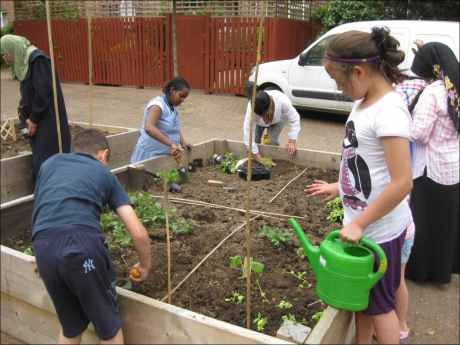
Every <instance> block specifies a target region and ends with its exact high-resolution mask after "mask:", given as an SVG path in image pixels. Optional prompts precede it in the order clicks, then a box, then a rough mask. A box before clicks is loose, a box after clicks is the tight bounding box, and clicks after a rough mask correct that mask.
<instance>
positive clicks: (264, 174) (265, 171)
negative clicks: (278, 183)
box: [260, 168, 272, 180]
mask: <svg viewBox="0 0 460 345" xmlns="http://www.w3.org/2000/svg"><path fill="white" fill-rule="evenodd" d="M260 173H261V176H262V180H270V177H271V175H272V172H271V171H270V170H269V169H266V168H260Z"/></svg>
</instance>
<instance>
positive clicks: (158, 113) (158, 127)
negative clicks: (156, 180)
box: [131, 77, 196, 163]
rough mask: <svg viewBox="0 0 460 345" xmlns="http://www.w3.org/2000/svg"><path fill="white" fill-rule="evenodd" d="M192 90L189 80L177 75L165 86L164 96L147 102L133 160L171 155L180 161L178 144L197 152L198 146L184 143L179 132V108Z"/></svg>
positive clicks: (132, 161)
mask: <svg viewBox="0 0 460 345" xmlns="http://www.w3.org/2000/svg"><path fill="white" fill-rule="evenodd" d="M189 92H190V86H189V84H188V83H187V81H186V80H185V79H184V78H182V77H174V78H172V79H171V80H170V81H169V82H168V83H167V84H166V86H165V87H164V89H163V95H162V96H157V97H155V98H153V99H152V100H150V101H149V102H148V103H147V106H146V107H145V110H144V119H143V120H142V128H141V135H140V137H139V140H138V142H137V144H136V147H135V148H134V151H133V155H132V156H131V163H136V162H139V161H143V160H146V159H149V158H153V157H156V156H161V155H169V154H172V155H173V156H174V158H176V159H177V158H179V159H178V160H180V155H181V151H180V149H179V148H178V145H179V144H180V145H181V146H182V148H184V149H192V150H193V151H196V149H195V146H193V145H192V144H187V143H186V142H185V140H184V137H183V136H182V133H181V132H180V121H179V111H178V110H177V107H178V106H179V105H180V104H182V102H184V101H185V99H186V98H187V96H188V94H189Z"/></svg>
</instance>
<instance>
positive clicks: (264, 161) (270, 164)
mask: <svg viewBox="0 0 460 345" xmlns="http://www.w3.org/2000/svg"><path fill="white" fill-rule="evenodd" d="M261 163H262V165H265V166H266V167H267V169H268V170H271V168H273V161H272V159H271V158H262V159H261Z"/></svg>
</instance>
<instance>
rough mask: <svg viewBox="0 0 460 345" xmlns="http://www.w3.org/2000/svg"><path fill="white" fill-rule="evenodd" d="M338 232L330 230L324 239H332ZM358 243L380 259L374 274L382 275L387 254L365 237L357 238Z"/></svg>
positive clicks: (337, 235)
mask: <svg viewBox="0 0 460 345" xmlns="http://www.w3.org/2000/svg"><path fill="white" fill-rule="evenodd" d="M339 234H340V230H335V231H332V232H331V233H330V234H329V235H328V236H327V237H326V240H328V241H333V240H334V239H335V238H338V237H339ZM359 242H360V243H362V244H365V245H366V246H368V247H369V248H371V249H373V250H374V251H375V252H376V253H377V255H378V257H379V260H380V266H379V269H378V271H377V272H376V274H379V276H381V275H383V274H384V273H385V272H386V271H387V256H386V255H385V252H384V251H383V249H382V248H381V247H380V246H379V245H378V244H377V243H375V242H374V241H371V240H370V239H368V238H366V237H361V238H360V240H359ZM379 278H380V277H379Z"/></svg>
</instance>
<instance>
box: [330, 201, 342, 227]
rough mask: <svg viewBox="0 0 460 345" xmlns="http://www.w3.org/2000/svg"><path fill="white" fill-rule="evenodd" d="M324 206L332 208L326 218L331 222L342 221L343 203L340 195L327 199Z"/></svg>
mask: <svg viewBox="0 0 460 345" xmlns="http://www.w3.org/2000/svg"><path fill="white" fill-rule="evenodd" d="M326 206H327V207H329V208H330V209H332V211H331V213H330V214H329V216H328V217H327V220H330V221H331V222H338V221H343V205H342V200H341V199H340V197H337V198H335V199H332V200H331V201H328V202H327V203H326Z"/></svg>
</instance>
